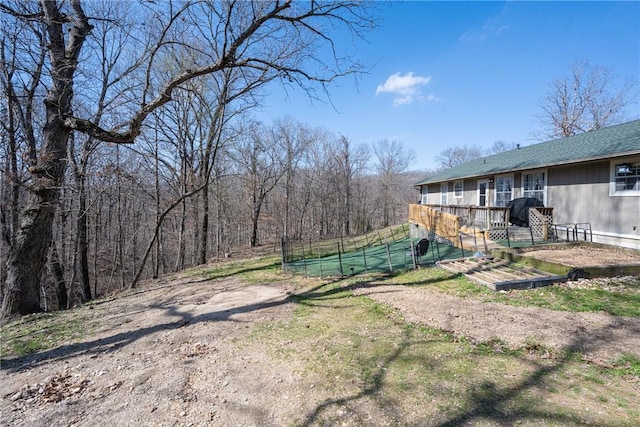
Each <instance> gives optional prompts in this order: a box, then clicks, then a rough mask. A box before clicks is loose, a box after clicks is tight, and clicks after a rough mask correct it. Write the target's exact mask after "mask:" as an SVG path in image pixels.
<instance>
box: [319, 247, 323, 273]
mask: <svg viewBox="0 0 640 427" xmlns="http://www.w3.org/2000/svg"><path fill="white" fill-rule="evenodd" d="M318 264H319V265H320V277H322V276H324V274H323V273H322V257H321V256H320V248H319V247H318Z"/></svg>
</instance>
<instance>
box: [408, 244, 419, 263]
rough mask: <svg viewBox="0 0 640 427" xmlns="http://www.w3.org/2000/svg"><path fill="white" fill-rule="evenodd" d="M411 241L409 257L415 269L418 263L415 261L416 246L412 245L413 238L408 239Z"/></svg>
mask: <svg viewBox="0 0 640 427" xmlns="http://www.w3.org/2000/svg"><path fill="white" fill-rule="evenodd" d="M409 242H410V243H411V259H412V260H413V269H414V270H416V269H417V268H418V263H417V261H416V248H415V246H414V245H413V239H411V240H410V241H409Z"/></svg>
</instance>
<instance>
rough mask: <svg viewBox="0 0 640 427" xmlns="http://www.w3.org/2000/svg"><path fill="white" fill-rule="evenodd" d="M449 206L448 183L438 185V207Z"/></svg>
mask: <svg viewBox="0 0 640 427" xmlns="http://www.w3.org/2000/svg"><path fill="white" fill-rule="evenodd" d="M448 204H449V183H448V182H443V183H441V184H440V205H442V206H447V205H448Z"/></svg>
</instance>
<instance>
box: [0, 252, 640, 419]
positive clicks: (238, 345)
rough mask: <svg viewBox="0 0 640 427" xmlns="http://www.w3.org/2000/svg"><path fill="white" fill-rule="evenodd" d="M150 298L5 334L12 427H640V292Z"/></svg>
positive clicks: (429, 290)
mask: <svg viewBox="0 0 640 427" xmlns="http://www.w3.org/2000/svg"><path fill="white" fill-rule="evenodd" d="M145 285H146V287H145V288H144V289H141V290H138V291H136V292H132V293H130V294H126V295H125V294H121V295H113V296H112V297H110V298H105V299H103V300H101V301H97V302H95V303H93V304H91V305H87V306H84V307H79V308H76V309H74V310H71V311H68V312H61V313H53V314H43V315H35V316H29V317H25V318H23V319H20V320H17V321H15V322H13V323H10V324H8V325H4V326H3V330H2V372H1V373H0V378H1V380H2V384H3V394H2V396H1V397H2V399H1V400H0V412H1V413H2V420H3V424H4V425H8V426H14V425H15V426H17V425H30V426H54V425H65V426H66V425H77V426H93V425H105V424H111V425H136V426H138V425H154V426H155V425H193V426H200V425H202V426H204V425H244V426H269V425H273V426H282V425H291V426H294V425H295V426H310V425H346V426H360V425H367V426H368V425H427V426H454V425H511V424H519V425H551V426H553V425H558V426H560V425H561V426H566V425H584V424H591V425H600V426H624V425H628V426H635V425H637V423H638V420H639V419H640V410H639V409H638V406H637V402H638V401H639V400H640V313H638V307H639V306H640V281H639V279H638V278H637V277H635V278H634V277H630V278H624V279H618V280H608V281H605V282H598V281H582V282H576V283H569V284H567V285H562V286H552V287H548V288H542V289H535V290H531V291H513V292H506V293H495V292H491V291H488V290H486V289H484V288H482V287H479V286H476V285H474V284H472V283H470V282H468V281H467V280H466V279H464V278H461V277H458V276H453V275H451V274H449V273H446V272H444V271H443V270H440V269H438V268H425V269H421V270H416V271H409V272H403V273H398V274H395V275H392V276H384V275H364V276H353V277H349V278H346V279H333V280H323V279H318V278H311V279H305V278H303V277H300V276H292V275H283V274H281V273H280V271H279V268H278V260H277V258H275V257H261V258H250V259H247V260H241V261H232V262H226V263H220V264H212V265H209V266H207V267H206V268H201V269H199V270H191V271H189V272H188V273H185V274H181V275H177V276H172V277H166V278H163V279H162V280H159V281H156V282H149V283H146V284H145ZM592 310H597V312H593V311H592Z"/></svg>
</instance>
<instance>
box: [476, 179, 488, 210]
mask: <svg viewBox="0 0 640 427" xmlns="http://www.w3.org/2000/svg"><path fill="white" fill-rule="evenodd" d="M480 184H485V185H486V187H485V191H484V206H489V205H490V204H491V203H490V200H489V196H490V194H489V190H490V189H489V180H488V179H479V180H478V198H477V199H476V206H483V205H481V204H480Z"/></svg>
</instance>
